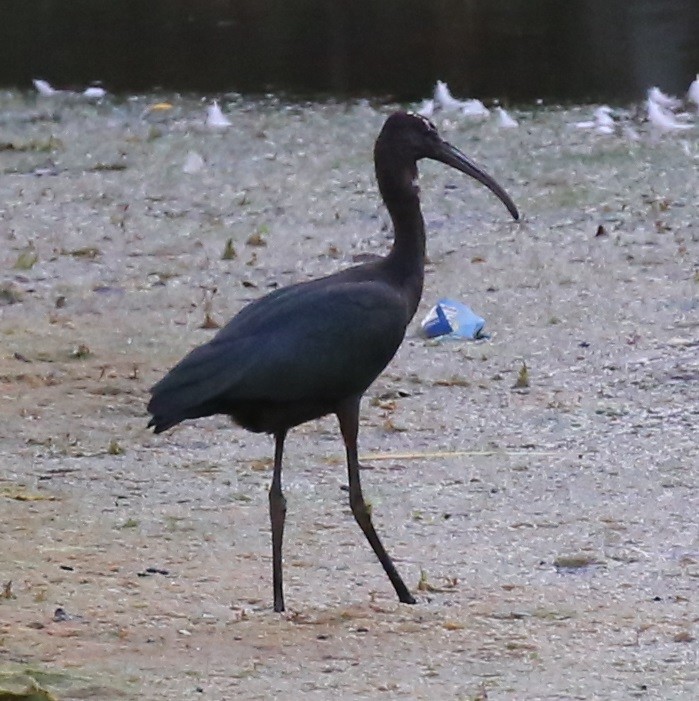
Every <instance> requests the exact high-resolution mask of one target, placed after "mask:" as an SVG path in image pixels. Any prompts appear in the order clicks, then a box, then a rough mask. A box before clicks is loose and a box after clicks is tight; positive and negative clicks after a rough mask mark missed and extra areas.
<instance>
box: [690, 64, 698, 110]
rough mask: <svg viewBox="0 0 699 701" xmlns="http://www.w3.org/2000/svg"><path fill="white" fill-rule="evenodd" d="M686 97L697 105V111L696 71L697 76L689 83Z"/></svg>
mask: <svg viewBox="0 0 699 701" xmlns="http://www.w3.org/2000/svg"><path fill="white" fill-rule="evenodd" d="M687 99H688V100H689V101H690V102H693V103H694V104H695V105H696V106H697V111H699V73H697V77H696V78H695V79H694V80H693V81H692V82H691V84H690V85H689V90H687Z"/></svg>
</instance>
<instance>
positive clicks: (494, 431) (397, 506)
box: [0, 93, 699, 700]
mask: <svg viewBox="0 0 699 701" xmlns="http://www.w3.org/2000/svg"><path fill="white" fill-rule="evenodd" d="M162 99H163V96H162V95H161V96H158V97H155V96H143V97H140V98H137V99H134V100H131V101H117V102H111V101H107V102H106V103H104V104H98V105H87V104H83V103H77V102H72V101H64V102H50V101H42V100H37V99H35V98H34V97H33V96H26V95H23V94H17V93H3V94H2V95H0V114H2V138H1V139H0V141H2V142H3V143H4V144H5V146H4V147H3V150H2V152H0V168H2V171H3V177H2V180H1V181H0V195H1V196H0V203H1V204H0V237H2V240H3V242H4V244H5V245H4V246H3V247H2V251H1V252H0V266H1V269H2V289H3V295H2V301H3V306H0V334H2V339H3V349H4V352H3V354H2V357H1V358H0V381H1V383H2V395H3V402H2V403H0V411H1V412H2V419H3V421H2V428H1V429H0V431H1V432H2V444H1V445H0V500H1V504H2V514H3V519H2V520H3V553H4V557H3V561H2V570H1V571H0V582H6V581H8V580H11V581H12V584H11V586H10V589H9V594H10V596H9V597H8V598H4V599H2V600H0V614H1V619H2V622H1V623H0V661H2V662H3V663H5V664H6V665H7V666H8V667H10V666H12V665H20V666H26V665H30V666H32V667H39V668H42V669H48V670H59V671H66V670H67V671H69V672H71V673H75V678H74V679H67V680H66V679H65V678H62V680H61V683H60V685H58V684H56V688H60V689H61V692H60V693H61V695H60V698H61V699H70V698H77V697H80V698H86V697H87V698H90V697H93V698H105V697H107V698H108V697H109V695H110V694H112V695H113V696H114V697H116V696H117V695H118V694H122V695H123V696H122V697H126V698H131V697H133V698H136V697H144V696H146V697H150V698H155V697H162V698H164V697H167V698H171V699H179V698H190V697H191V695H192V693H193V692H194V693H196V692H195V690H196V689H198V688H201V689H203V690H204V693H206V694H207V695H209V696H210V697H212V698H224V697H231V696H233V695H235V696H238V697H241V698H243V697H244V698H251V699H252V698H270V697H275V696H277V695H282V694H284V695H286V696H287V697H288V698H292V697H295V696H298V695H300V694H304V695H308V696H310V697H312V698H319V699H320V698H327V695H328V693H332V694H333V696H336V697H339V698H374V697H376V695H377V694H378V692H381V696H382V697H384V696H385V697H386V698H416V699H421V698H435V697H438V698H475V697H477V695H478V694H479V693H480V694H484V693H487V695H488V698H492V699H513V700H514V699H522V698H526V699H575V698H604V699H624V700H625V699H628V698H634V697H636V696H638V697H642V698H651V699H668V698H672V699H693V698H695V696H696V688H697V685H698V684H699V678H698V676H697V669H699V667H698V666H697V620H698V616H699V610H698V609H697V602H696V581H697V576H699V570H698V569H697V567H698V565H697V563H698V562H699V540H698V539H697V534H698V533H699V528H698V517H697V514H699V494H698V492H697V472H696V470H697V464H698V460H697V457H698V454H699V449H697V445H696V424H697V421H698V420H699V419H698V415H699V405H698V404H697V383H698V381H699V361H698V355H697V348H699V346H698V345H697V343H698V337H697V334H698V329H699V318H698V316H697V310H698V309H699V286H698V282H697V274H698V268H697V265H698V259H697V246H698V245H699V229H698V228H697V223H696V216H695V213H696V203H697V200H696V190H697V188H696V177H697V175H696V174H697V165H698V164H699V142H698V141H697V135H696V128H695V129H694V130H692V131H691V132H689V134H684V135H683V136H682V137H681V138H670V137H664V138H662V139H655V138H653V137H652V136H651V135H650V134H649V133H648V132H647V128H646V125H644V124H642V123H639V122H638V120H635V117H634V114H635V106H634V105H630V106H629V110H628V119H630V120H631V122H630V123H633V124H634V125H635V126H636V128H637V129H638V130H639V133H640V137H641V139H640V141H638V142H636V141H628V140H627V139H626V137H624V136H622V135H615V136H602V135H599V134H595V133H590V132H586V131H580V130H574V129H572V128H570V126H569V125H570V124H571V123H572V122H575V121H578V120H580V119H583V118H586V117H587V116H588V115H589V113H590V112H591V108H589V107H581V108H572V109H566V110H564V109H560V108H556V107H542V108H540V109H536V110H530V111H523V112H519V113H516V116H517V118H518V119H519V120H520V122H521V126H520V128H519V129H516V130H499V129H498V128H497V127H496V126H495V124H494V123H491V122H488V123H470V122H463V121H457V120H453V119H450V118H448V117H445V118H437V119H436V121H437V124H438V126H439V128H440V131H441V133H442V134H443V135H444V136H445V137H446V138H447V139H448V140H450V141H451V142H452V143H454V144H455V145H457V146H458V147H459V148H461V149H462V150H464V151H466V152H467V153H469V154H470V155H471V156H473V157H474V158H475V159H476V160H478V161H479V162H481V163H483V164H484V165H485V167H486V168H487V169H488V170H489V171H490V172H491V173H492V174H493V175H494V176H495V177H496V178H497V179H498V180H499V181H500V182H501V183H502V184H503V185H504V186H505V187H506V189H507V190H508V192H509V193H510V194H511V195H512V197H513V199H514V200H515V202H516V203H517V204H518V206H519V208H520V210H521V212H522V213H523V221H522V223H520V224H515V223H512V222H511V221H510V220H509V217H508V215H507V213H506V211H505V210H504V208H503V207H502V205H501V204H500V203H499V202H498V201H497V200H496V199H495V198H493V197H492V195H491V194H490V193H488V192H487V191H486V190H485V189H484V188H481V187H480V186H478V185H477V184H475V183H473V182H471V181H469V180H467V179H466V178H464V177H462V176H461V174H459V173H456V172H450V171H447V170H446V169H444V168H443V167H442V166H441V165H439V164H434V163H425V164H423V165H422V166H421V181H420V183H421V188H422V198H423V207H424V214H425V219H426V223H427V228H428V236H429V241H428V250H429V257H430V264H429V266H428V276H427V282H426V290H425V294H424V298H423V303H422V305H421V309H420V310H419V311H418V315H417V318H418V319H419V318H421V317H422V316H423V315H424V313H425V312H426V311H427V309H428V308H429V306H431V305H432V303H434V301H436V300H437V299H439V298H440V297H442V296H450V297H455V298H457V299H460V300H462V301H464V302H466V303H468V304H469V305H470V306H471V307H472V308H473V309H474V311H476V312H477V313H479V314H480V315H481V316H483V317H485V318H486V320H487V326H486V330H487V331H489V332H490V333H491V334H492V338H491V339H490V340H488V341H482V342H477V343H457V342H454V343H449V342H445V343H434V342H427V341H424V340H422V339H420V338H419V337H417V336H416V335H415V334H414V331H415V328H411V332H410V334H409V337H408V339H407V340H406V342H405V343H404V345H403V347H402V349H401V350H400V352H399V354H398V356H397V358H396V359H395V360H394V362H393V363H392V364H391V365H390V366H389V368H388V370H387V371H386V373H384V375H383V376H382V377H381V378H379V380H378V381H377V382H376V384H375V385H374V386H373V387H372V388H371V389H370V391H369V392H368V394H367V398H366V400H365V402H364V405H363V411H362V426H361V433H360V441H361V447H362V452H363V453H364V456H365V457H364V458H363V462H365V463H367V464H369V465H371V466H373V468H374V469H373V470H367V471H365V472H364V473H363V480H364V484H365V489H366V491H367V493H368V495H369V496H370V498H371V501H372V505H373V508H374V513H375V515H376V519H377V529H378V530H379V532H380V533H381V534H383V537H384V540H385V542H386V545H387V548H388V550H389V552H391V553H392V554H393V555H394V557H395V559H396V562H397V566H398V568H399V569H400V571H401V572H402V574H403V576H404V577H405V578H406V581H407V582H408V583H409V585H410V586H411V588H413V589H414V590H417V588H418V583H419V581H420V578H421V571H424V573H425V576H426V578H427V583H426V584H423V589H422V590H421V591H417V594H418V595H419V598H420V603H419V604H418V605H417V606H415V607H406V606H401V605H399V604H397V603H396V602H395V601H394V598H393V592H392V590H391V589H390V585H389V584H388V582H387V581H386V578H385V576H384V574H383V572H382V571H381V569H380V567H379V565H378V563H377V562H375V560H374V556H373V554H372V553H371V551H370V550H369V548H368V547H367V546H366V544H365V542H364V541H363V538H362V536H361V533H360V532H359V529H358V528H357V527H356V525H355V523H354V521H353V519H352V517H351V514H350V513H349V509H348V505H347V503H346V501H347V494H346V492H345V491H343V490H342V489H341V487H342V486H343V484H344V482H345V479H346V478H345V468H344V466H343V461H342V450H341V443H340V439H339V435H338V431H337V429H336V426H335V423H334V421H332V420H330V419H326V420H323V421H320V422H317V423H311V424H308V425H306V426H303V427H301V428H299V429H298V430H296V431H294V432H293V434H292V435H291V437H290V440H289V443H288V448H287V455H286V465H285V485H284V487H285V492H286V495H287V499H288V501H289V515H288V529H287V535H286V540H285V568H286V577H287V592H286V594H287V601H288V604H289V606H290V609H291V611H290V613H289V614H288V615H287V616H284V617H280V616H278V615H275V614H272V613H271V611H270V604H271V581H270V580H271V572H270V570H271V567H270V557H269V542H268V541H269V532H268V530H269V529H268V517H267V494H266V490H267V487H268V479H269V460H270V458H271V455H272V446H271V443H270V441H269V440H268V439H266V438H264V437H261V436H253V435H251V434H247V433H244V432H243V431H241V430H240V429H236V428H234V427H231V426H229V424H228V422H227V421H226V420H225V419H223V418H212V419H207V420H201V421H197V422H190V423H189V424H187V425H185V426H181V427H179V428H177V429H175V430H173V431H172V432H170V433H168V434H165V435H162V436H158V437H155V436H152V435H150V434H149V433H148V432H146V430H145V428H144V427H145V422H146V417H145V399H146V396H147V388H148V387H149V386H150V385H151V384H152V383H153V382H154V381H155V380H156V379H158V378H159V377H160V376H161V375H162V373H163V372H164V371H165V370H166V369H167V368H168V367H169V366H170V365H171V364H172V363H173V362H175V361H176V360H177V359H179V357H181V355H182V354H183V353H184V352H185V351H187V350H188V349H189V348H191V347H192V346H193V345H195V344H197V343H201V342H202V341H204V340H205V339H207V338H209V337H210V335H211V333H212V332H211V330H206V329H202V328H200V327H201V326H202V323H203V322H204V320H205V317H206V315H207V313H208V314H209V315H210V316H211V317H212V318H213V319H214V320H215V321H218V322H222V321H224V320H225V319H227V318H228V317H230V316H231V315H232V314H233V313H235V312H236V311H237V310H238V309H239V308H240V307H241V306H242V305H243V304H244V303H245V302H246V301H247V300H249V299H253V298H256V297H257V296H259V295H261V294H263V293H264V292H266V291H267V290H268V289H272V288H273V287H274V286H275V285H283V284H287V283H289V282H292V281H296V280H301V279H305V278H307V277H311V276H315V275H319V274H323V273H327V272H331V271H333V270H335V269H338V268H340V267H343V266H346V265H349V264H351V263H352V259H353V256H355V255H356V254H358V253H367V252H370V253H383V252H385V251H386V248H387V245H388V243H389V240H390V235H389V231H388V228H387V227H388V218H387V216H386V212H385V210H384V208H383V207H382V205H381V203H380V201H379V198H378V195H377V193H376V190H375V183H374V178H373V174H372V169H371V149H372V145H373V140H374V138H375V136H376V134H377V132H378V129H379V128H380V125H381V124H382V122H383V120H384V118H385V116H386V115H387V114H388V113H389V111H390V109H391V108H390V107H380V108H378V109H375V108H374V107H372V106H371V105H369V104H367V103H351V104H311V103H309V104H285V103H283V102H280V101H277V100H270V101H265V102H247V101H242V100H237V99H236V100H233V101H227V100H224V109H225V111H226V113H227V114H228V115H229V116H230V118H231V120H232V121H233V127H232V128H231V129H230V130H228V131H227V132H222V133H221V132H211V131H208V130H207V129H206V128H205V127H204V126H203V104H202V102H201V101H199V100H195V99H175V98H170V99H171V101H172V102H173V104H174V109H173V110H172V111H171V112H168V113H167V114H166V115H165V116H163V115H159V116H153V115H152V116H150V117H147V116H146V117H144V111H145V110H146V108H147V106H148V105H151V104H153V103H154V102H156V101H159V100H162ZM8 144H9V145H11V146H8ZM191 151H194V152H196V153H197V154H199V155H200V156H201V157H202V158H203V161H204V166H203V168H202V170H200V171H199V172H196V173H194V174H186V173H184V172H183V167H184V164H185V162H186V161H187V156H188V154H189V153H190V152H191ZM600 225H601V226H602V227H604V232H603V235H600V236H596V235H595V234H596V233H597V232H598V231H599V226H600ZM253 234H256V235H257V236H256V239H257V243H258V244H259V243H260V239H262V240H263V241H264V243H265V245H252V242H251V243H246V242H247V241H248V240H249V238H250V236H251V235H253ZM228 239H232V243H233V246H234V248H235V252H236V257H235V258H233V259H231V260H222V259H221V257H222V253H223V251H224V249H225V247H226V242H227V241H228ZM254 241H255V239H253V242H254ZM34 257H35V258H36V261H35V262H34V263H33V264H31V265H29V261H31V260H32V259H33V258H34ZM20 259H21V260H20ZM22 262H23V263H22ZM20 263H22V265H19V268H18V267H17V266H18V264H20ZM22 266H24V269H21V268H22ZM522 361H525V362H526V364H527V367H528V372H529V377H530V387H529V388H528V389H521V390H515V389H513V385H514V384H515V381H516V379H517V375H518V372H519V371H520V369H521V366H522ZM399 390H400V392H399ZM403 395H405V396H403ZM386 454H388V458H385V457H384V456H385V455H386ZM391 455H393V456H394V457H393V458H391ZM149 567H150V568H154V569H155V570H163V571H165V572H166V574H163V573H162V572H157V571H156V572H150V573H149V572H147V568H149ZM139 574H140V575H141V576H139ZM57 607H62V608H63V609H64V610H65V611H66V612H67V613H68V615H69V618H68V620H65V621H53V620H52V616H53V614H54V611H55V609H56V608H57ZM47 684H48V686H51V685H50V684H49V683H48V682H47ZM105 690H106V691H105Z"/></svg>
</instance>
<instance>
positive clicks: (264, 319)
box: [148, 112, 519, 611]
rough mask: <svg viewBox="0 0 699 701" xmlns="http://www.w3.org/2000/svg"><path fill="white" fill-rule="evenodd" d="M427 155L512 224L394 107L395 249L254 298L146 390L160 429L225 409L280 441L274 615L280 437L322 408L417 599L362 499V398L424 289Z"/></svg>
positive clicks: (433, 134)
mask: <svg viewBox="0 0 699 701" xmlns="http://www.w3.org/2000/svg"><path fill="white" fill-rule="evenodd" d="M421 158H431V159H433V160H435V161H440V162H441V163H445V164H446V165H448V166H451V167H452V168H456V169H457V170H460V171H461V172H462V173H466V175H470V176H471V177H473V178H475V179H476V180H478V181H479V182H481V183H483V184H484V185H485V186H486V187H488V188H489V189H490V190H491V191H492V192H493V193H495V194H496V195H497V196H498V197H499V198H500V200H502V202H503V203H504V204H505V206H506V207H507V209H508V210H509V211H510V214H511V215H512V216H513V218H514V219H518V218H519V214H518V212H517V208H516V207H515V205H514V203H513V202H512V200H511V199H510V198H509V196H508V195H507V193H506V192H505V191H504V190H503V189H502V188H501V187H500V186H499V185H498V184H497V183H496V182H495V180H493V178H491V176H490V175H488V174H487V173H485V172H484V171H483V170H481V168H480V167H478V166H477V165H476V164H475V163H473V162H472V161H471V160H470V159H469V158H467V157H466V156H465V155H464V154H463V153H461V151H459V150H458V149H456V148H454V147H453V146H451V145H450V144H448V143H447V142H446V141H443V140H442V139H441V138H440V136H439V134H438V133H437V130H436V129H435V127H434V125H433V124H432V123H431V122H429V121H428V120H427V119H425V118H423V117H420V116H417V115H414V114H409V113H405V112H396V113H395V114H392V115H391V116H390V117H389V118H388V119H387V120H386V122H385V124H384V126H383V128H382V129H381V133H380V134H379V137H378V139H377V140H376V145H375V147H374V163H375V167H376V178H377V180H378V184H379V190H380V191H381V196H382V197H383V200H384V202H385V203H386V207H387V208H388V211H389V213H390V215H391V220H392V221H393V229H394V242H393V246H392V248H391V251H390V252H389V254H388V255H387V256H386V257H385V258H381V259H379V260H378V261H372V262H370V263H365V264H364V265H357V266H355V267H352V268H348V269H346V270H342V271H340V272H338V273H335V274H334V275H329V276H327V277H323V278H320V279H318V280H310V281H308V282H301V283H298V284H296V285H291V286H289V287H285V288H282V289H280V290H276V291H275V292H272V293H271V294H268V295H266V296H264V297H262V298H261V299H258V300H256V301H254V302H252V303H250V304H248V305H247V306H246V307H245V308H244V309H242V310H241V311H240V312H239V313H238V315H237V316H235V317H234V318H233V319H231V321H229V322H228V324H227V325H226V326H225V327H224V328H222V329H221V330H220V331H219V332H218V333H217V334H216V336H214V338H213V339H212V340H211V341H209V342H208V343H205V344H204V345H202V346H199V347H198V348H195V349H194V350H193V351H192V352H191V353H189V355H187V356H185V358H184V359H183V360H181V361H180V362H179V363H178V364H177V365H175V367H174V368H173V369H172V370H170V372H169V373H168V374H167V375H166V376H165V377H164V378H163V379H162V380H160V382H158V383H157V384H156V385H155V386H154V387H153V388H152V390H151V394H152V397H151V400H150V402H149V404H148V411H149V412H150V413H151V414H152V415H153V417H152V418H151V420H150V423H149V424H148V425H149V426H153V427H154V429H155V432H156V433H161V432H162V431H166V430H167V429H168V428H171V427H172V426H175V425H176V424H178V423H180V421H184V420H185V419H194V418H198V417H201V416H210V415H212V414H228V415H229V416H230V417H231V418H232V419H233V421H234V422H235V423H237V424H239V425H240V426H242V427H243V428H246V429H247V430H248V431H254V432H256V433H270V434H272V435H273V436H274V440H275V448H274V472H273V475H272V485H271V487H270V490H269V513H270V519H271V522H272V576H273V588H274V610H275V611H283V610H284V594H283V588H282V538H283V535H284V520H285V517H286V500H285V498H284V495H283V493H282V453H283V450H284V439H285V437H286V434H287V432H288V431H289V429H290V428H293V427H294V426H298V425H299V424H302V423H305V422H306V421H311V420H312V419H317V418H320V417H321V416H325V415H327V414H335V415H336V416H337V418H338V421H339V424H340V431H341V433H342V438H343V440H344V443H345V448H346V452H347V471H348V474H349V498H350V506H351V508H352V513H353V514H354V517H355V519H356V520H357V523H358V524H359V526H360V527H361V529H362V531H363V532H364V535H365V536H366V538H367V540H368V541H369V544H370V545H371V547H372V548H373V550H374V552H375V553H376V555H377V557H378V558H379V560H380V562H381V564H382V565H383V568H384V570H385V571H386V574H387V575H388V578H389V579H390V580H391V584H393V587H394V589H395V590H396V594H398V598H399V600H400V601H402V602H403V603H405V604H414V603H415V599H414V597H413V595H412V594H411V593H410V591H409V590H408V587H406V586H405V583H404V582H403V580H402V579H401V577H400V575H399V574H398V571H397V570H396V568H395V566H394V565H393V562H392V561H391V558H390V557H389V555H388V553H387V552H386V550H385V548H384V547H383V545H382V544H381V541H380V540H379V536H378V535H377V533H376V531H375V530H374V526H373V524H372V522H371V512H370V510H369V508H368V507H367V505H366V504H365V502H364V497H363V496H362V488H361V484H360V479H359V462H358V459H357V432H358V428H359V404H360V401H361V398H362V395H363V394H364V392H366V390H367V389H368V387H369V385H371V383H372V382H373V381H374V380H375V379H376V377H377V376H378V375H379V373H380V372H381V371H382V370H383V369H384V368H385V367H386V365H388V363H389V362H390V360H391V359H392V358H393V356H394V355H395V353H396V351H397V350H398V347H399V346H400V344H401V341H402V340H403V336H404V335H405V330H406V327H407V326H408V323H409V322H410V320H411V319H412V318H413V315H414V314H415V311H416V310H417V306H418V303H419V302H420V297H421V295H422V285H423V279H424V270H425V225H424V221H423V219H422V213H421V211H420V200H419V197H418V193H419V189H418V186H417V161H419V160H420V159H421Z"/></svg>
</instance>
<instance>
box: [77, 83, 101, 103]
mask: <svg viewBox="0 0 699 701" xmlns="http://www.w3.org/2000/svg"><path fill="white" fill-rule="evenodd" d="M80 94H81V95H82V96H83V97H84V98H85V99H87V100H101V99H102V98H103V97H104V96H105V95H106V94H107V91H106V90H105V89H104V88H100V87H99V86H98V85H92V86H90V87H89V88H85V90H83V91H82V93H80Z"/></svg>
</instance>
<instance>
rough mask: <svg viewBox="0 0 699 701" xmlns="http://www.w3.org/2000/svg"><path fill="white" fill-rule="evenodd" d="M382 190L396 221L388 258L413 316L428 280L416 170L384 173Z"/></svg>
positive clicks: (379, 174) (379, 173) (412, 168)
mask: <svg viewBox="0 0 699 701" xmlns="http://www.w3.org/2000/svg"><path fill="white" fill-rule="evenodd" d="M377 176H378V180H379V189H380V190H381V195H382V197H383V200H384V202H385V204H386V208H387V209H388V212H389V214H390V215H391V221H392V222H393V232H394V239H393V246H392V248H391V251H390V253H389V254H388V256H387V258H386V265H387V267H388V269H389V270H390V271H391V273H392V278H393V279H394V280H395V282H396V283H397V284H399V285H400V286H401V287H403V288H404V289H405V290H406V295H407V297H406V298H407V300H408V302H409V306H410V310H409V311H410V316H411V318H412V315H413V314H414V313H415V311H416V310H417V306H418V304H419V302H420V297H421V296H422V286H423V281H424V277H425V222H424V220H423V218H422V212H421V210H420V198H419V192H420V190H419V188H418V186H417V167H416V166H415V164H412V166H411V167H406V168H401V169H396V170H392V169H391V170H389V172H381V169H380V167H377Z"/></svg>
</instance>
